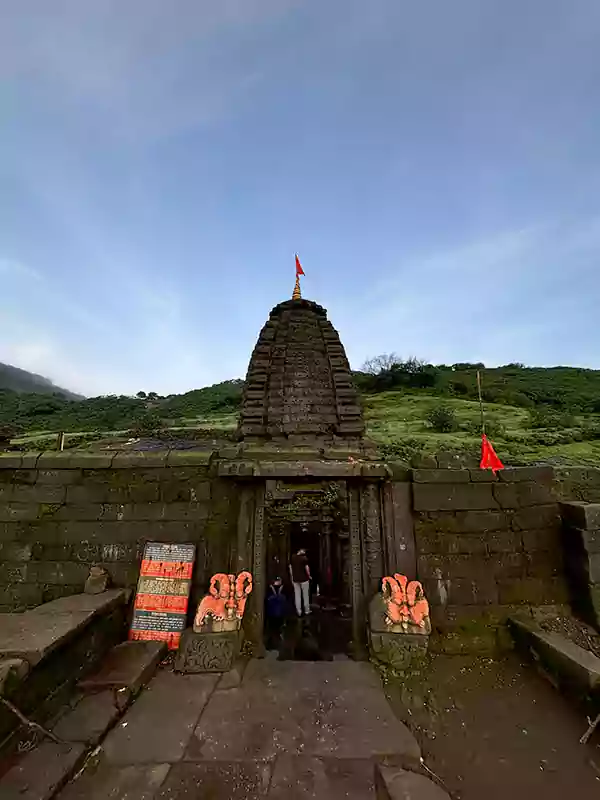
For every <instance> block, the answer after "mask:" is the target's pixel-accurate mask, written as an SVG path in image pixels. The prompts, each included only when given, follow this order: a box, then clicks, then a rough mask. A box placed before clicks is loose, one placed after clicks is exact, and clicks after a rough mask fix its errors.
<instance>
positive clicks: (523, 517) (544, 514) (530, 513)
mask: <svg viewBox="0 0 600 800" xmlns="http://www.w3.org/2000/svg"><path fill="white" fill-rule="evenodd" d="M496 488H499V487H496ZM513 527H514V528H515V530H522V531H523V530H529V529H533V528H553V529H558V528H560V516H559V513H558V503H551V504H550V503H549V504H547V505H541V506H533V507H530V508H519V509H518V510H517V511H515V513H514V516H513Z"/></svg>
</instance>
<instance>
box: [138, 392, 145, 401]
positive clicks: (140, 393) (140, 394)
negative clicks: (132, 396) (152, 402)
mask: <svg viewBox="0 0 600 800" xmlns="http://www.w3.org/2000/svg"><path fill="white" fill-rule="evenodd" d="M146 396H147V395H146V392H138V393H137V394H136V397H137V398H139V399H140V400H145V399H146Z"/></svg>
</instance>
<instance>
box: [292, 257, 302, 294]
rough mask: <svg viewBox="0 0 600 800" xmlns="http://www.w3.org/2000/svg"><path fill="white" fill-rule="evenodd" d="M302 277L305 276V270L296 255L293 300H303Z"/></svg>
mask: <svg viewBox="0 0 600 800" xmlns="http://www.w3.org/2000/svg"><path fill="white" fill-rule="evenodd" d="M300 275H304V270H303V269H302V265H301V264H300V259H299V258H298V254H297V253H296V285H295V286H294V291H293V293H292V300H302V293H301V292H300Z"/></svg>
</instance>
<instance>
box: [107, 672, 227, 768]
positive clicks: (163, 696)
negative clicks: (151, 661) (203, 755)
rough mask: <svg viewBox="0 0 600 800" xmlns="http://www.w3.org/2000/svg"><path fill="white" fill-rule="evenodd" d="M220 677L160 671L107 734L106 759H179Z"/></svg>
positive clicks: (135, 761)
mask: <svg viewBox="0 0 600 800" xmlns="http://www.w3.org/2000/svg"><path fill="white" fill-rule="evenodd" d="M218 678H219V676H218V675H178V674H176V673H174V672H166V671H165V672H159V674H158V675H157V676H156V677H155V678H154V679H153V680H152V682H151V683H150V685H149V686H148V687H147V688H146V689H145V690H144V691H143V692H142V694H141V695H140V696H139V698H138V699H137V700H136V701H135V703H134V704H133V705H132V706H131V707H130V708H129V710H128V711H127V713H126V714H125V716H124V718H123V719H122V720H121V721H120V722H119V723H118V724H117V726H116V727H115V728H113V730H112V731H111V732H110V733H109V735H108V736H107V738H106V740H105V742H104V745H103V750H104V754H105V757H106V760H107V761H108V762H109V763H111V764H144V763H145V764H147V763H156V764H162V763H171V762H174V761H179V760H180V759H181V757H182V756H183V754H184V752H185V750H186V747H187V746H188V744H189V741H190V738H191V737H192V735H193V731H194V727H195V725H196V724H197V722H198V718H199V716H200V714H201V712H202V710H203V708H204V706H205V705H206V703H207V701H208V699H209V697H210V695H211V693H212V691H213V690H214V688H215V685H216V683H217V680H218Z"/></svg>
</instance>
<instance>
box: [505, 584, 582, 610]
mask: <svg viewBox="0 0 600 800" xmlns="http://www.w3.org/2000/svg"><path fill="white" fill-rule="evenodd" d="M498 597H499V602H500V603H501V604H503V605H505V604H506V605H513V604H514V605H521V604H528V605H533V606H539V605H545V604H549V603H550V604H551V603H566V602H568V595H567V590H566V586H565V583H564V581H563V580H562V578H530V577H527V578H521V579H519V580H515V579H514V578H513V579H510V580H498Z"/></svg>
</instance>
